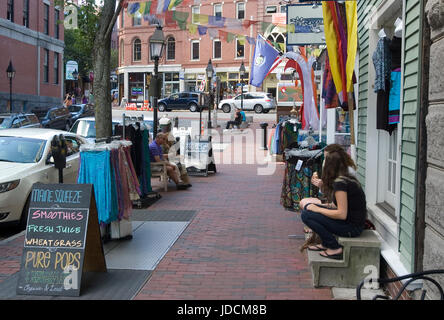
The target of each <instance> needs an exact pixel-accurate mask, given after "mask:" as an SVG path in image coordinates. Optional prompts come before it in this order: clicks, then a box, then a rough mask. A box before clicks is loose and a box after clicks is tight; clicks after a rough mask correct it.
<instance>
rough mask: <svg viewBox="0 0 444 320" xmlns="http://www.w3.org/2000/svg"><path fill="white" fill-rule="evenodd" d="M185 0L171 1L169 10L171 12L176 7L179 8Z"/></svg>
mask: <svg viewBox="0 0 444 320" xmlns="http://www.w3.org/2000/svg"><path fill="white" fill-rule="evenodd" d="M182 1H183V0H171V1H170V5H169V6H168V10H171V9H173V8H175V7H177V6H178V5H179V4H181V3H182Z"/></svg>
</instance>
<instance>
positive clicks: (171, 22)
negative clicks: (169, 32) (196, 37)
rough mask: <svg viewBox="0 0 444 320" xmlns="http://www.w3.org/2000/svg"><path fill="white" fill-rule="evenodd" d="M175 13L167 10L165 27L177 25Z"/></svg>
mask: <svg viewBox="0 0 444 320" xmlns="http://www.w3.org/2000/svg"><path fill="white" fill-rule="evenodd" d="M173 13H174V11H167V12H165V24H164V25H165V27H175V26H176V25H177V24H176V21H174V19H173Z"/></svg>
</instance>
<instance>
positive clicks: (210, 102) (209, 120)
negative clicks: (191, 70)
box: [205, 59, 214, 129]
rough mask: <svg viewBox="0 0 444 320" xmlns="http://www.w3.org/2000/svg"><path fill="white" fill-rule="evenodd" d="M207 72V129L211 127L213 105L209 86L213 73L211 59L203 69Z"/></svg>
mask: <svg viewBox="0 0 444 320" xmlns="http://www.w3.org/2000/svg"><path fill="white" fill-rule="evenodd" d="M205 71H206V73H207V79H208V93H209V101H208V129H211V128H212V125H211V109H212V107H213V90H212V88H211V81H212V79H213V75H214V69H213V64H212V63H211V59H210V60H208V65H207V69H206V70H205Z"/></svg>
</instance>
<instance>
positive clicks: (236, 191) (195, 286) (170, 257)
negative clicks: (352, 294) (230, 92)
mask: <svg viewBox="0 0 444 320" xmlns="http://www.w3.org/2000/svg"><path fill="white" fill-rule="evenodd" d="M267 116H268V117H269V116H270V115H267ZM258 120H259V119H258ZM259 121H263V120H262V119H261V120H259ZM270 124H271V123H270ZM251 129H252V130H250V131H249V130H247V131H246V132H244V133H242V134H238V137H240V136H242V135H243V134H248V133H252V134H259V132H261V131H260V130H258V131H256V130H255V129H259V123H258V122H257V121H256V122H255V123H253V124H252V125H251ZM235 136H236V135H233V136H231V137H230V136H226V138H227V137H228V138H232V139H231V140H229V139H228V140H224V141H225V142H226V141H231V143H226V144H224V147H221V148H218V149H215V150H214V152H215V158H216V159H218V160H217V164H216V166H217V173H216V174H214V175H210V176H208V177H195V176H193V177H191V179H192V185H193V186H192V188H190V189H188V190H185V191H179V190H176V189H175V188H173V187H172V184H170V188H169V190H168V191H167V192H163V191H162V185H161V183H160V182H159V181H158V180H155V179H153V180H152V185H153V189H154V190H156V191H159V192H160V193H161V194H162V198H161V199H160V200H158V201H157V202H156V203H154V204H153V205H152V206H150V207H149V208H148V210H160V211H161V210H164V211H168V210H194V211H195V212H196V214H195V215H194V218H193V219H192V220H191V222H190V223H189V225H188V226H187V228H186V229H185V230H184V231H183V232H182V233H181V235H180V236H179V238H178V239H177V240H176V241H175V243H174V245H172V247H171V248H170V249H169V250H168V252H166V254H165V255H164V256H163V258H162V260H161V261H160V262H159V263H158V264H157V266H156V268H155V270H154V271H153V272H152V274H151V276H150V278H149V279H148V281H147V282H146V283H145V285H143V287H142V288H141V290H140V291H139V292H138V293H137V294H136V295H135V297H134V299H136V300H172V299H178V300H182V299H190V300H208V299H214V300H244V299H260V300H263V299H271V300H277V299H279V300H282V299H290V300H302V299H304V300H317V299H332V293H331V290H330V289H328V288H321V289H315V288H313V286H312V278H311V272H310V268H309V266H308V261H307V256H306V253H301V252H300V251H299V247H300V246H301V245H302V243H303V241H304V240H303V238H304V236H303V235H304V233H303V224H302V222H301V220H300V217H299V215H298V214H296V213H294V212H290V211H287V210H285V209H284V208H283V207H282V206H281V205H280V202H279V200H280V194H281V186H282V180H283V175H284V166H283V164H282V163H277V164H275V163H273V165H274V164H275V165H276V167H275V168H273V167H272V170H271V171H270V170H268V171H267V173H269V174H266V175H261V174H258V173H260V172H261V170H260V169H261V168H264V167H265V166H266V165H267V164H264V162H263V161H264V159H265V157H266V153H263V151H262V152H258V151H257V150H258V149H259V145H257V144H255V143H256V139H243V140H240V139H238V140H235V138H234V137H235ZM239 141H240V142H239ZM259 141H260V139H259ZM239 143H242V147H241V148H238V145H237V144H239ZM239 150H241V152H242V159H248V157H249V156H251V153H252V152H253V153H255V157H254V160H255V162H254V163H251V161H250V162H248V161H245V160H244V161H243V162H241V163H239V162H238V161H235V160H234V161H233V159H235V157H234V155H233V154H234V153H236V152H239ZM230 159H231V160H230ZM246 162H247V163H246ZM268 165H270V164H268ZM262 173H263V172H262ZM270 173H271V174H270ZM289 235H297V236H296V237H289ZM23 240H24V234H23V233H21V234H18V235H16V236H14V237H13V238H9V239H6V240H3V241H0V283H1V282H3V281H5V280H7V279H8V278H10V277H12V276H14V275H16V273H17V272H19V269H20V259H21V253H22V249H23Z"/></svg>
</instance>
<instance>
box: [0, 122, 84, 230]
mask: <svg viewBox="0 0 444 320" xmlns="http://www.w3.org/2000/svg"><path fill="white" fill-rule="evenodd" d="M60 134H63V135H64V137H65V139H66V141H67V145H68V146H69V148H68V153H67V158H66V168H65V169H63V182H64V183H76V182H77V173H78V170H79V157H80V152H79V148H80V145H82V144H83V143H86V141H85V139H83V138H82V137H80V136H78V135H75V134H72V133H69V132H65V131H60V130H53V129H43V128H29V129H26V130H22V129H5V130H1V131H0V223H1V224H3V223H19V224H20V225H21V226H25V225H26V220H27V214H28V207H29V194H30V192H31V188H32V185H33V184H34V183H36V182H40V183H58V182H59V171H58V169H56V168H55V167H54V164H53V162H52V157H51V141H52V139H53V138H54V136H56V135H57V136H59V135H60Z"/></svg>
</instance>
